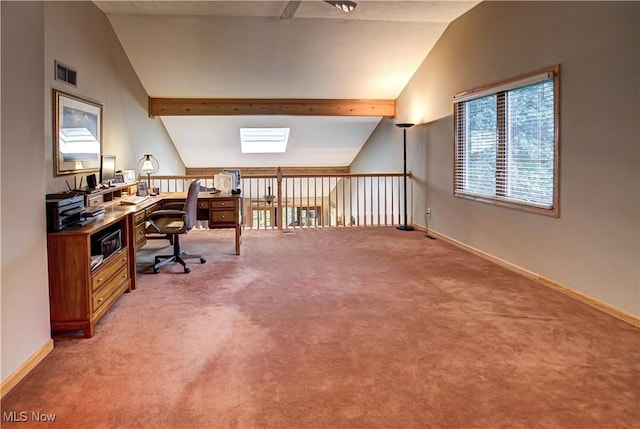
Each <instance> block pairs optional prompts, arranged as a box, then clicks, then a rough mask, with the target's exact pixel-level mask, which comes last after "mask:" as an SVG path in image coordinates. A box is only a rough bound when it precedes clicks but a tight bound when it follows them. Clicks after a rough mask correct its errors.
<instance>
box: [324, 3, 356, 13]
mask: <svg viewBox="0 0 640 429" xmlns="http://www.w3.org/2000/svg"><path fill="white" fill-rule="evenodd" d="M325 2H326V3H329V4H330V5H332V6H334V7H336V8H338V9H340V10H341V11H343V12H346V13H349V12H353V10H354V9H355V8H356V6H357V4H356V3H355V2H352V1H328V0H325Z"/></svg>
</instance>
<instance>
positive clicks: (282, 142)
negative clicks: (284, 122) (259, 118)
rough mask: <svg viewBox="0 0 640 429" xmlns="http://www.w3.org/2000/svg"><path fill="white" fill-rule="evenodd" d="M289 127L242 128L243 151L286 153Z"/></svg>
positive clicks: (241, 146) (241, 145)
mask: <svg viewBox="0 0 640 429" xmlns="http://www.w3.org/2000/svg"><path fill="white" fill-rule="evenodd" d="M288 140H289V128H240V148H241V150H242V153H284V152H285V151H286V150H287V142H288Z"/></svg>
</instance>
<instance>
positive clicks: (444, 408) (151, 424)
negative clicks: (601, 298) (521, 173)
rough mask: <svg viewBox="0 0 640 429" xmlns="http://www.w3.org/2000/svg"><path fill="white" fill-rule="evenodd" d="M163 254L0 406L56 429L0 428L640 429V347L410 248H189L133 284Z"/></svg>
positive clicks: (420, 240) (262, 238)
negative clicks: (89, 332) (185, 258)
mask: <svg viewBox="0 0 640 429" xmlns="http://www.w3.org/2000/svg"><path fill="white" fill-rule="evenodd" d="M165 243H166V242H152V243H151V244H150V245H148V246H147V247H145V248H144V249H143V250H142V251H141V252H140V254H139V270H140V272H141V274H139V277H138V278H139V287H138V289H137V290H136V291H134V292H132V293H130V294H127V295H125V296H123V297H122V298H121V299H120V301H119V302H118V303H117V304H116V306H115V307H114V308H113V309H112V310H111V311H110V312H109V313H108V314H107V315H106V317H105V318H104V319H103V320H102V322H101V323H100V324H99V325H98V326H97V328H96V335H95V337H94V338H91V339H83V338H81V337H80V336H74V335H68V334H67V335H63V336H55V338H54V339H55V345H56V347H55V350H54V351H53V353H52V354H51V355H50V356H49V357H47V358H46V359H45V360H44V362H42V364H41V365H39V366H38V367H37V368H36V369H35V370H34V371H33V372H32V373H31V374H30V375H29V376H28V377H27V379H25V380H24V381H23V382H22V383H21V384H20V385H19V386H18V387H17V388H16V389H15V390H14V391H13V392H11V393H10V394H9V395H8V396H7V397H6V398H5V399H4V400H3V402H2V412H3V416H6V415H7V414H6V413H10V412H12V411H16V412H22V411H26V412H28V413H29V417H30V418H31V412H33V411H36V412H44V413H50V414H55V415H56V420H55V422H54V423H48V424H43V423H36V422H34V421H33V420H32V419H30V421H28V422H26V423H9V422H6V421H5V422H3V425H2V427H3V428H5V427H6V428H10V427H20V428H27V427H61V428H580V429H583V428H633V427H640V330H639V329H636V328H633V327H631V326H629V325H627V324H625V323H624V322H622V321H619V320H617V319H615V318H612V317H610V316H608V315H606V314H603V313H601V312H598V311H596V310H594V309H592V308H589V307H587V306H585V305H583V304H580V303H578V302H576V301H573V300H572V299H570V298H568V297H566V296H564V295H561V294H559V293H557V292H554V291H552V290H549V289H547V288H545V287H544V286H541V285H539V284H537V283H535V282H533V281H530V280H527V279H525V278H522V277H520V276H518V275H516V274H514V273H512V272H509V271H507V270H505V269H503V268H501V267H498V266H495V265H492V264H491V263H489V262H487V261H484V260H482V259H480V258H478V257H476V256H473V255H470V254H468V253H466V252H464V251H461V250H459V249H456V248H454V247H452V246H450V245H448V244H446V243H443V242H441V241H434V240H429V239H426V238H425V237H424V236H423V234H422V233H420V232H403V231H398V230H396V229H394V228H359V229H356V228H346V229H332V230H308V231H296V232H293V233H288V234H284V233H280V232H277V231H245V232H244V233H243V244H242V255H240V256H236V255H235V254H234V246H233V238H232V232H231V231H220V230H217V231H192V232H191V233H190V234H189V235H188V236H187V237H186V238H185V239H184V240H183V247H184V248H185V249H187V250H190V251H195V252H202V253H203V254H204V255H205V256H206V257H207V259H208V262H207V263H206V264H204V265H200V264H199V263H197V260H193V263H192V265H191V266H192V272H191V273H190V274H183V273H182V270H181V268H180V267H179V266H173V267H172V268H170V269H167V270H163V271H162V272H161V273H160V274H157V275H154V274H144V272H149V270H148V264H149V261H151V260H152V257H153V253H154V252H155V251H157V250H158V248H159V247H161V246H163V245H164V244H165ZM167 249H168V248H167ZM5 420H6V419H5Z"/></svg>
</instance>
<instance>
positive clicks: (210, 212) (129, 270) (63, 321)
mask: <svg viewBox="0 0 640 429" xmlns="http://www.w3.org/2000/svg"><path fill="white" fill-rule="evenodd" d="M186 196H187V195H186V193H184V192H178V193H171V194H165V195H162V196H157V197H150V198H149V199H147V200H146V201H144V202H142V203H141V204H137V205H122V204H120V202H119V201H118V200H114V201H113V202H112V203H111V204H105V213H104V214H103V215H99V216H98V217H97V218H96V220H95V221H93V222H91V223H89V224H87V225H85V226H82V227H78V228H69V229H65V230H62V231H59V232H53V233H49V234H47V257H48V263H49V264H48V265H49V307H50V315H51V329H52V330H53V331H66V330H78V329H82V330H83V333H84V336H85V337H87V338H89V337H92V336H93V334H94V327H95V325H96V323H97V322H98V321H99V320H100V318H102V316H104V314H105V313H106V312H107V311H108V310H109V309H110V308H111V306H112V305H113V304H114V303H115V302H116V301H117V300H118V298H119V297H120V296H121V295H122V294H123V293H124V292H128V291H130V290H133V289H135V288H136V277H137V276H136V251H137V250H138V249H139V248H140V247H142V246H144V244H145V243H146V234H145V223H146V220H147V218H148V216H149V215H150V214H151V213H153V212H154V211H155V210H157V209H159V208H161V207H162V204H163V203H165V202H184V201H185V199H186ZM241 210H242V198H241V197H240V196H239V195H220V194H215V195H212V194H209V193H204V192H203V193H200V194H199V195H198V212H199V215H200V219H202V220H207V221H208V222H209V228H235V230H236V254H237V255H239V254H240V234H241V231H242V229H241V225H240V216H241ZM113 230H119V231H120V233H121V247H120V249H119V250H117V251H116V252H114V253H113V254H111V255H110V256H109V257H108V258H106V259H105V260H104V261H103V262H102V264H101V265H100V266H98V267H96V268H94V269H93V270H92V269H91V254H92V249H91V245H92V243H93V242H95V241H96V239H97V238H98V237H101V236H102V235H104V234H106V233H108V232H112V231H113Z"/></svg>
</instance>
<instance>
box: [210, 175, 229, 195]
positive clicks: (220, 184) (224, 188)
mask: <svg viewBox="0 0 640 429" xmlns="http://www.w3.org/2000/svg"><path fill="white" fill-rule="evenodd" d="M213 186H214V187H215V188H216V189H219V190H220V192H224V193H229V192H231V190H232V189H233V175H232V174H231V173H218V174H214V175H213Z"/></svg>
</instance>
